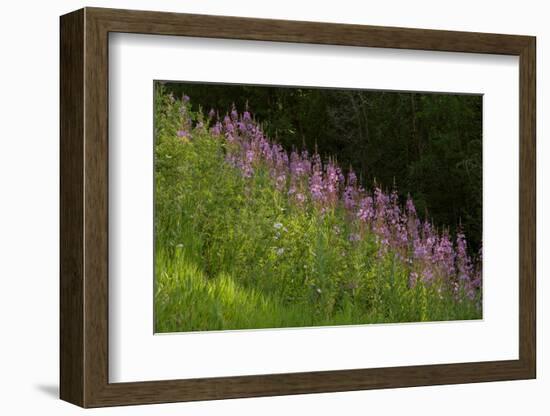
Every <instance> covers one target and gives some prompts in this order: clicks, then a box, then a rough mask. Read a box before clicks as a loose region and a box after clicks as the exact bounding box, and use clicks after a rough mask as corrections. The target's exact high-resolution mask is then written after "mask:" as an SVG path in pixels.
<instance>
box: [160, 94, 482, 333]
mask: <svg viewBox="0 0 550 416" xmlns="http://www.w3.org/2000/svg"><path fill="white" fill-rule="evenodd" d="M251 110H253V109H250V110H249V109H247V108H239V109H237V108H234V107H233V108H228V109H213V110H211V109H202V108H200V107H198V106H194V105H193V97H192V96H191V97H187V96H185V95H183V96H181V97H178V96H175V95H174V94H171V93H169V92H167V91H166V90H165V89H164V88H163V87H162V86H160V85H157V88H156V92H155V149H154V155H155V331H156V332H185V331H205V330H231V329H259V328H284V327H309V326H323V325H350V324H373V323H398V322H421V321H448V320H468V319H480V318H481V317H482V267H481V265H482V258H481V257H482V256H481V248H479V249H477V247H476V249H475V250H472V247H469V245H468V241H467V236H466V235H465V233H464V230H463V229H462V228H461V226H460V224H448V225H446V226H441V225H435V224H433V222H432V221H431V219H430V217H429V215H424V213H422V212H417V208H416V206H415V202H414V201H413V198H412V197H411V196H410V195H403V194H400V192H399V181H398V180H396V181H395V183H394V184H390V186H389V187H388V185H387V184H381V183H377V182H374V181H373V182H372V183H371V182H369V183H366V181H364V180H362V179H361V177H360V176H361V175H358V174H357V173H356V171H355V170H354V167H353V166H340V164H339V162H338V154H332V155H330V154H328V155H321V154H320V152H316V151H311V150H310V151H308V150H306V149H305V148H303V147H301V146H300V145H295V146H292V147H290V148H285V147H283V145H282V144H280V142H278V141H277V140H275V139H274V138H272V137H268V135H267V134H266V133H264V129H263V127H262V122H263V121H264V120H257V119H255V117H253V116H252V115H251ZM226 111H227V113H226ZM266 121H268V120H266ZM480 247H481V246H480Z"/></svg>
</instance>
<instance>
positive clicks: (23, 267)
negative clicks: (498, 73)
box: [0, 0, 550, 415]
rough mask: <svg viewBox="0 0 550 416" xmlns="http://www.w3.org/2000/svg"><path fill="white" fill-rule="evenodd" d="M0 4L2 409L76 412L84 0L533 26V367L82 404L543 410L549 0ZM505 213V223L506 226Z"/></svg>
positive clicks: (218, 410) (547, 373) (547, 365)
mask: <svg viewBox="0 0 550 416" xmlns="http://www.w3.org/2000/svg"><path fill="white" fill-rule="evenodd" d="M3 6H4V7H3V8H2V12H1V15H0V31H1V37H0V42H1V50H2V52H3V53H2V61H1V63H0V74H1V76H0V85H1V88H0V146H1V150H0V190H1V195H2V199H1V200H0V279H1V280H0V282H1V283H0V284H1V287H0V323H1V331H2V332H1V338H2V341H1V342H0V391H1V392H2V393H1V394H0V397H1V398H0V413H2V414H6V415H12V414H33V413H38V412H40V414H55V415H72V414H79V413H81V412H83V411H82V410H81V409H79V408H77V407H75V406H72V405H69V404H67V403H64V402H61V401H60V400H58V399H57V395H58V365H59V361H58V303H59V297H58V288H59V286H58V273H59V266H58V258H59V249H58V237H59V233H58V228H59V222H58V217H59V214H58V209H59V204H58V199H59V196H58V193H59V185H58V183H59V180H58V175H59V168H58V165H59V145H58V133H59V128H58V125H59V112H58V106H59V99H58V96H59V93H58V91H59V65H58V62H59V50H58V49H59V46H58V45H59V34H58V32H59V23H58V22H59V20H58V17H59V15H61V14H64V13H66V12H69V11H71V10H74V9H77V8H80V7H82V6H103V7H118V8H133V9H146V10H151V9H156V10H166V11H176V12H189V13H208V14H219V15H240V16H251V17H264V18H277V19H294V20H316V21H326V22H341V23H359V24H373V25H388V26H407V27H419V28H433V29H453V30H469V31H480V32H500V33H512V34H529V35H536V36H537V38H538V39H537V41H538V48H537V53H538V65H537V72H538V87H537V94H538V126H537V127H538V130H537V131H538V149H537V152H538V184H537V188H538V190H537V191H538V197H539V198H538V250H537V257H538V259H539V262H538V318H539V321H538V331H539V339H538V341H539V343H538V346H539V361H538V379H537V380H533V381H516V382H500V383H484V384H470V385H458V386H439V387H421V388H409V389H397V390H378V391H366V392H350V393H338V394H334V393H332V394H316V395H303V396H287V397H273V398H260V399H241V400H225V401H217V402H202V403H186V404H166V405H155V406H139V407H132V408H112V409H103V410H91V411H87V413H88V414H103V415H111V414H113V415H116V414H119V415H122V414H124V415H127V414H129V415H138V414H140V415H153V414H154V415H163V414H178V415H186V414H189V415H233V414H235V415H258V414H262V415H279V414H285V413H289V414H313V413H314V414H316V415H325V414H326V415H328V414H335V413H345V414H346V415H354V414H362V415H363V414H366V413H369V414H405V413H406V414H407V415H416V414H422V415H440V414H446V415H464V414H467V415H471V414H474V415H477V414H499V415H515V414H528V415H545V414H548V412H549V410H550V398H549V396H548V391H549V389H550V360H547V359H546V354H545V346H546V345H547V344H548V342H547V341H548V337H549V334H550V330H549V329H548V327H547V328H546V330H544V328H543V325H545V321H546V318H548V308H546V307H545V305H544V302H545V301H546V300H548V301H550V292H549V291H550V285H548V284H545V274H547V270H548V267H549V266H550V265H549V260H548V258H547V257H546V258H545V256H544V249H545V247H546V244H545V243H548V240H549V238H550V226H549V223H548V221H545V219H544V218H543V212H544V211H545V209H546V210H547V209H548V208H549V207H548V205H549V203H550V201H549V200H548V190H546V192H545V190H544V189H543V187H544V184H545V183H546V182H547V181H546V179H549V178H548V175H549V173H548V172H549V171H550V170H549V169H546V168H544V167H543V164H544V163H550V146H549V145H548V143H547V142H546V140H547V137H546V136H547V135H545V130H544V129H543V124H544V120H543V119H544V115H545V102H548V101H550V90H549V89H548V87H549V83H548V81H547V77H545V75H546V74H545V72H546V73H548V71H549V70H550V66H549V67H548V68H546V67H545V61H546V59H547V57H548V56H550V26H549V25H548V21H547V17H548V15H549V14H548V11H547V10H545V6H546V4H545V2H543V1H536V0H523V1H521V2H520V1H514V2H512V1H505V0H500V1H496V0H491V1H484V2H480V1H479V0H477V1H476V0H461V1H459V2H452V3H451V2H448V3H445V2H441V1H435V0H434V1H428V0H426V1H422V0H417V1H414V2H411V1H407V0H400V1H391V0H387V1H384V2H380V1H372V0H371V1H363V2H359V1H354V0H339V1H337V2H334V1H323V2H321V1H310V2H308V1H302V2H297V1H295V0H277V1H271V2H261V1H252V0H231V1H230V2H223V3H222V2H220V1H216V0H186V1H183V0H182V1H175V0H157V1H152V0H149V1H147V0H134V1H131V0H121V1H116V2H115V1H111V2H107V1H92V0H90V1H89V2H82V1H69V0H52V1H49V2H39V1H35V2H31V1H25V0H19V1H17V2H14V3H13V4H12V3H11V2H5V4H3ZM505 226H506V225H505V224H503V228H504V229H505Z"/></svg>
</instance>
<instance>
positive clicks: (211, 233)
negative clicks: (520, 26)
mask: <svg viewBox="0 0 550 416" xmlns="http://www.w3.org/2000/svg"><path fill="white" fill-rule="evenodd" d="M60 29H61V36H60V38H61V45H60V47H61V49H60V55H61V74H60V76H61V95H60V97H61V128H60V131H61V169H60V176H61V177H60V181H61V182H60V184H61V201H60V202H61V248H60V251H61V267H60V279H61V280H60V282H61V283H60V286H61V289H60V290H61V293H60V295H61V304H60V325H61V330H60V361H61V363H60V372H61V385H60V395H61V398H62V399H63V400H66V401H68V402H71V403H74V404H77V405H79V406H82V407H101V406H116V405H129V404H146V403H163V402H177V401H190V400H211V399H224V398H238V397H256V396H268V395H287V394H303V393H319V392H336V391H349V390H363V389H377V388H397V387H411V386H424V385H436V384H455V383H473V382H487V381H500V380H520V379H530V378H535V377H536V333H535V318H536V317H535V310H536V308H535V281H536V279H535V241H536V239H535V218H536V212H535V198H536V194H535V160H536V148H535V105H536V97H535V54H536V46H535V45H536V44H535V38H534V37H530V36H519V35H500V34H487V33H467V32H452V31H436V30H422V29H405V28H390V27H376V26H361V25H344V24H329V23H316V22H297V21H282V20H267V19H252V18H241V17H225V16H206V15H190V14H176V13H161V12H146V11H130V10H115V9H99V8H85V9H81V10H78V11H75V12H72V13H70V14H67V15H64V16H62V17H61V21H60Z"/></svg>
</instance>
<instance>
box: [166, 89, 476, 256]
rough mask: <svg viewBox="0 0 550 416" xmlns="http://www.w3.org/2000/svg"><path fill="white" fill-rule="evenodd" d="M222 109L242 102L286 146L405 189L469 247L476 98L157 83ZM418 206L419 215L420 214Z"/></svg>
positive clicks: (472, 238) (472, 235)
mask: <svg viewBox="0 0 550 416" xmlns="http://www.w3.org/2000/svg"><path fill="white" fill-rule="evenodd" d="M164 85H165V88H166V89H167V91H169V92H172V93H173V94H174V95H176V96H180V97H181V96H182V95H183V94H185V95H188V96H189V97H190V98H191V104H192V106H193V107H194V108H195V109H197V108H198V107H199V106H200V107H202V110H203V111H204V112H208V111H209V110H210V109H211V108H213V109H215V110H218V111H219V114H220V116H221V117H222V118H223V116H224V115H225V114H226V113H228V112H229V111H230V110H231V107H232V106H233V105H235V106H236V108H237V110H238V111H239V112H242V111H244V109H245V107H248V110H249V111H250V112H251V114H252V115H253V117H255V118H256V119H257V120H259V121H260V122H261V123H262V127H263V129H264V131H265V132H266V133H267V135H268V136H269V137H270V138H271V139H273V140H275V141H277V142H279V143H281V144H282V145H283V146H284V147H285V148H286V149H287V150H290V149H292V148H297V149H299V150H301V149H303V148H306V149H308V150H309V151H310V152H311V151H314V150H315V149H317V151H318V152H319V154H321V156H329V155H330V156H334V155H336V156H337V160H338V163H339V165H340V166H341V167H342V168H343V169H344V170H347V168H348V167H349V166H352V167H353V169H354V170H355V172H356V173H357V174H358V176H360V178H361V182H362V184H363V185H364V186H365V187H366V188H367V189H370V188H372V185H373V183H374V182H375V181H376V183H377V184H379V185H380V186H382V187H383V188H384V189H392V188H393V187H394V186H395V187H396V189H397V191H398V192H399V194H400V195H401V196H402V197H403V198H404V197H406V195H407V194H410V195H411V196H412V197H413V199H414V201H415V204H416V206H417V210H418V212H419V213H420V214H421V216H423V217H426V216H427V218H430V219H431V220H433V222H434V224H435V225H436V226H438V227H442V226H449V227H450V231H451V233H454V232H456V229H457V227H458V226H461V227H462V229H463V230H464V232H465V233H466V236H467V238H468V241H469V242H470V244H471V246H470V249H471V250H477V249H478V247H479V246H480V244H481V237H482V189H481V187H482V96H480V95H464V94H442V93H416V92H390V91H369V90H343V89H323V88H295V87H265V86H251V85H230V84H195V83H164ZM422 214H423V215H422Z"/></svg>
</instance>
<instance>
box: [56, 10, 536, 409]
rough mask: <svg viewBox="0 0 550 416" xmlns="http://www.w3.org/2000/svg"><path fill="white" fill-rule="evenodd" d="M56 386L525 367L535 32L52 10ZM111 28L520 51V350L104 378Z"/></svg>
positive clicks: (209, 388)
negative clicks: (384, 363)
mask: <svg viewBox="0 0 550 416" xmlns="http://www.w3.org/2000/svg"><path fill="white" fill-rule="evenodd" d="M60 29H61V36H60V38H61V39H60V40H61V43H60V48H61V49H60V58H61V61H60V64H61V74H60V76H61V78H60V81H61V82H60V84H61V91H60V106H61V121H60V123H61V124H60V130H61V154H60V160H61V167H60V175H61V178H60V188H61V195H60V198H61V199H60V205H61V218H60V222H61V228H60V240H61V241H60V262H61V266H60V278H61V281H60V396H61V399H63V400H66V401H68V402H71V403H74V404H76V405H79V406H82V407H101V406H114V405H130V404H145V403H162V402H177V401H191V400H211V399H225V398H237V397H255V396H270V395H285V394H303V393H320V392H336V391H350V390H363V389H378V388H396V387H409V386H423V385H438V384H453V383H473V382H486V381H498V380H519V379H530V378H535V377H536V332H535V331H536V327H535V319H536V317H535V311H536V305H535V300H536V299H535V283H536V278H535V248H536V247H535V244H536V242H535V219H536V211H535V198H536V195H535V185H536V182H535V181H536V178H535V155H536V149H535V124H536V123H535V105H536V96H535V94H536V89H535V62H536V60H535V59H536V58H535V50H536V46H535V45H536V42H535V38H534V37H530V36H516V35H500V34H486V33H468V32H451V31H436V30H421V29H404V28H390V27H376V26H361V25H344V24H327V23H313V22H297V21H283V20H266V19H252V18H240V17H222V16H206V15H190V14H176V13H161V12H146V11H130V10H115V9H100V8H85V9H81V10H77V11H75V12H72V13H69V14H67V15H64V16H62V17H61V20H60ZM110 32H126V33H143V34H151V35H176V36H178V35H179V36H194V37H207V38H226V39H245V40H263V41H279V42H299V43H311V44H331V45H347V46H368V47H383V48H399V49H418V50H431V51H449V52H470V53H484V54H502V55H515V56H519V66H520V80H519V81H520V82H519V88H520V93H519V97H520V99H519V114H520V129H519V138H520V140H519V143H518V145H519V157H520V173H519V176H520V178H519V179H520V181H519V190H518V191H519V201H520V204H519V205H520V206H519V234H520V241H519V260H520V262H519V263H520V264H519V270H518V273H519V359H518V360H507V361H491V362H472V363H460V364H443V365H441V364H438V365H419V366H406V367H390V368H367V369H354V370H338V371H323V372H307V373H288V374H266V375H253V376H238V377H219V378H202V379H182V380H169V381H147V382H133V383H109V379H108V360H109V354H108V299H109V297H108V286H109V285H108V281H109V276H108V221H109V217H108V154H107V152H108V140H109V138H108V124H107V123H108V81H109V77H108V65H109V63H108V35H109V33H110Z"/></svg>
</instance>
